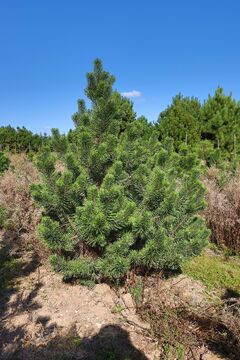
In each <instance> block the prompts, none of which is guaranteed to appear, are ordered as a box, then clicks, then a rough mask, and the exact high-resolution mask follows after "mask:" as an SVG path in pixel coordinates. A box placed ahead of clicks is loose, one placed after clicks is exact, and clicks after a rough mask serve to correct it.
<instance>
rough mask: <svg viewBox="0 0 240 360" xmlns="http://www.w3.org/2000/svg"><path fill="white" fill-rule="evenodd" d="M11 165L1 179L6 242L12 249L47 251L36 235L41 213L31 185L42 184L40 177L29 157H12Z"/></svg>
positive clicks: (0, 198)
mask: <svg viewBox="0 0 240 360" xmlns="http://www.w3.org/2000/svg"><path fill="white" fill-rule="evenodd" d="M10 160H11V166H10V169H9V170H7V171H6V172H5V173H4V175H3V176H2V177H1V178H0V206H1V207H3V208H4V209H5V221H4V234H3V240H4V242H5V244H8V245H9V247H10V248H11V250H12V249H17V250H18V249H19V247H21V249H23V248H24V247H25V248H27V249H28V250H34V251H35V252H36V253H38V254H39V255H40V254H43V253H44V252H45V249H43V246H42V245H41V244H40V243H39V241H38V239H37V236H36V227H37V225H38V223H39V221H40V216H41V212H40V210H39V209H38V208H37V207H36V205H35V204H34V202H33V200H32V198H31V196H30V193H29V186H30V184H31V183H33V182H37V181H39V175H38V172H37V170H36V168H35V167H34V166H33V164H32V163H31V162H30V161H29V160H28V159H27V157H26V155H25V154H18V155H11V156H10Z"/></svg>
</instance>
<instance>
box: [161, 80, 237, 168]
mask: <svg viewBox="0 0 240 360" xmlns="http://www.w3.org/2000/svg"><path fill="white" fill-rule="evenodd" d="M157 128H158V132H159V137H160V139H161V140H164V139H166V137H171V138H172V139H173V144H174V148H175V149H176V150H177V151H178V150H179V148H180V147H181V146H182V144H187V145H189V147H190V150H189V151H192V150H193V151H194V152H195V153H196V154H197V156H198V157H199V158H200V159H202V160H204V161H205V162H206V164H207V166H211V165H213V164H214V165H218V166H222V163H223V162H224V161H226V160H231V161H232V160H234V161H236V160H239V155H240V148H239V140H240V103H239V102H237V101H235V100H234V99H233V98H232V96H231V95H229V96H227V95H225V94H224V92H223V89H222V88H220V87H219V88H217V90H216V91H215V94H214V95H213V96H209V97H208V99H207V100H206V101H204V103H203V105H201V104H200V102H199V100H198V99H196V98H188V97H183V96H182V95H181V94H179V95H177V96H176V97H174V98H173V101H172V104H171V105H170V106H169V107H168V108H167V109H166V110H164V111H163V112H161V113H160V115H159V119H158V124H157Z"/></svg>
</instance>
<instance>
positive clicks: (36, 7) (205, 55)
mask: <svg viewBox="0 0 240 360" xmlns="http://www.w3.org/2000/svg"><path fill="white" fill-rule="evenodd" d="M239 18H240V1H238V0H235V1H233V0H228V1H221V0H218V1H215V0H208V1H206V0H201V1H200V0H195V1H194V0H191V1H190V0H182V1H180V0H168V1H167V0H165V1H162V0H138V1H137V0H128V1H126V0H111V1H110V0H85V1H82V0H0V125H7V124H11V125H12V126H17V125H18V126H22V125H25V126H26V127H27V128H30V129H31V130H33V131H36V132H44V131H47V132H48V131H49V129H50V128H52V127H58V128H60V130H61V131H67V130H68V129H69V128H70V127H72V126H73V125H72V121H71V115H72V113H73V112H75V111H76V108H77V106H76V101H77V99H78V98H79V97H82V96H83V89H84V87H85V85H86V79H85V74H86V72H87V71H89V70H91V68H92V62H93V60H94V59H95V58H96V57H100V58H101V59H102V60H103V62H104V66H105V68H106V69H107V70H109V71H110V72H111V73H113V74H114V75H115V76H116V78H117V81H116V83H115V87H116V88H117V89H118V90H119V91H120V92H128V93H131V92H132V91H135V95H140V96H135V97H132V100H133V101H134V104H135V109H136V111H137V113H138V115H142V114H143V115H145V116H146V117H147V118H148V119H149V120H150V121H155V120H156V119H157V117H158V114H159V112H160V111H161V110H163V109H164V108H165V107H166V106H167V105H168V104H169V103H170V102H171V98H172V97H173V96H174V95H175V94H177V93H178V92H182V93H183V94H184V95H188V96H192V95H194V96H197V97H199V98H200V99H201V100H203V99H204V98H206V97H207V95H208V94H209V93H213V92H214V89H215V88H216V87H217V86H218V85H221V86H223V87H224V89H225V91H226V92H227V93H229V92H230V91H232V93H233V96H234V97H235V98H237V99H240V21H239ZM139 93H140V94H139ZM130 95H131V94H130ZM133 95H134V94H133Z"/></svg>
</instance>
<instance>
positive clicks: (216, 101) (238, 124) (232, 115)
mask: <svg viewBox="0 0 240 360" xmlns="http://www.w3.org/2000/svg"><path fill="white" fill-rule="evenodd" d="M239 129H240V104H239V103H238V102H236V101H235V100H234V99H233V98H232V96H231V95H229V96H226V95H225V94H224V92H223V89H222V88H220V87H219V88H217V90H216V92H215V94H214V96H209V97H208V100H207V101H205V102H204V104H203V107H202V139H206V140H210V141H211V142H212V143H213V144H214V147H215V148H217V149H218V150H219V151H221V152H222V153H223V155H224V156H225V157H228V158H230V157H232V158H233V157H234V156H235V155H236V154H237V153H239V150H240V149H239V139H240V130H239Z"/></svg>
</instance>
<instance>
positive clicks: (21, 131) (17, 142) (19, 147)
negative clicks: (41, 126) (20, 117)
mask: <svg viewBox="0 0 240 360" xmlns="http://www.w3.org/2000/svg"><path fill="white" fill-rule="evenodd" d="M48 141H49V138H48V136H47V135H46V134H44V135H40V134H33V133H32V132H31V131H30V130H27V129H26V128H25V127H21V128H20V127H17V128H16V129H15V128H14V127H12V126H10V125H9V126H1V127H0V150H2V151H11V152H15V153H20V152H31V151H33V152H37V151H39V150H40V149H41V147H42V146H43V145H45V144H46V143H47V142H48Z"/></svg>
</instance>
